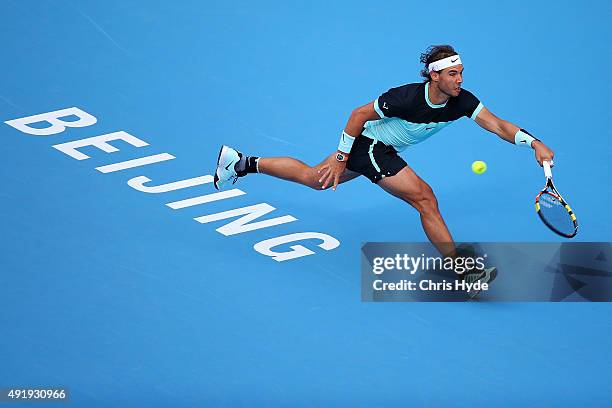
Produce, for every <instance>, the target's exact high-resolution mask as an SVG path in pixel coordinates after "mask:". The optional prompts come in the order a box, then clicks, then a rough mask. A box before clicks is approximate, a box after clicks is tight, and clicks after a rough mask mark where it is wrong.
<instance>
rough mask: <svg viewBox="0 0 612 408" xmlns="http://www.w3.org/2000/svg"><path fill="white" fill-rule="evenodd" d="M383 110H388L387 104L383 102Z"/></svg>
mask: <svg viewBox="0 0 612 408" xmlns="http://www.w3.org/2000/svg"><path fill="white" fill-rule="evenodd" d="M383 109H387V110H389V107H388V106H387V102H383Z"/></svg>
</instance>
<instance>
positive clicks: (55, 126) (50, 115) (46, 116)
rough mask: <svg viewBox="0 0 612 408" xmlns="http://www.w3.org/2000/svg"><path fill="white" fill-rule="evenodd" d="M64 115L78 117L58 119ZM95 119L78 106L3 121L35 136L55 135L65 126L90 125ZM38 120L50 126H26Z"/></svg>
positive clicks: (64, 128)
mask: <svg viewBox="0 0 612 408" xmlns="http://www.w3.org/2000/svg"><path fill="white" fill-rule="evenodd" d="M66 116H76V117H78V118H79V120H73V121H64V120H60V119H59V118H63V117H66ZM97 121H98V120H97V119H96V118H95V117H94V116H92V115H90V114H89V113H87V112H84V111H82V110H80V109H79V108H68V109H62V110H57V111H53V112H47V113H41V114H39V115H34V116H28V117H25V118H19V119H13V120H7V121H6V122H4V123H6V124H7V125H9V126H12V127H14V128H15V129H17V130H19V131H20V132H23V133H28V134H30V135H36V136H49V135H55V134H57V133H62V132H63V131H64V130H66V128H67V127H85V126H91V125H93V124H95V123H96V122H97ZM39 122H47V123H50V124H51V126H47V127H46V128H43V129H37V128H33V127H30V126H28V125H29V124H32V123H39Z"/></svg>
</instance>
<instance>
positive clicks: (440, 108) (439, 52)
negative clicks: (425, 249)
mask: <svg viewBox="0 0 612 408" xmlns="http://www.w3.org/2000/svg"><path fill="white" fill-rule="evenodd" d="M421 62H422V63H423V64H424V69H423V70H422V71H421V76H423V78H424V81H423V82H421V83H411V84H407V85H403V86H400V87H397V88H392V89H389V90H388V91H387V92H385V93H383V94H382V95H380V96H379V97H378V98H377V99H375V100H374V101H373V102H369V103H367V104H365V105H363V106H361V107H359V108H357V109H355V110H353V112H352V113H351V116H350V117H349V120H348V123H347V124H346V127H345V128H344V131H343V132H342V134H341V136H340V142H339V145H338V150H337V151H336V152H335V153H333V154H331V155H330V156H329V157H327V158H326V159H325V160H323V161H322V162H321V163H320V164H318V165H317V166H314V167H311V166H309V165H307V164H305V163H303V162H301V161H299V160H297V159H294V158H290V157H256V156H246V155H244V154H242V153H240V152H238V151H237V150H234V149H232V148H231V147H228V146H223V147H222V148H221V152H220V153H219V158H218V161H217V169H216V171H215V175H214V184H215V187H216V188H217V189H220V188H222V187H223V186H225V185H226V184H227V183H228V182H230V181H232V182H234V183H235V182H236V180H237V179H238V178H239V177H244V176H246V175H247V174H250V173H263V174H267V175H270V176H274V177H277V178H280V179H284V180H289V181H293V182H296V183H300V184H303V185H305V186H308V187H311V188H313V189H316V190H325V189H326V188H328V187H330V186H331V187H332V188H333V190H336V188H337V187H338V185H339V184H342V183H344V182H347V181H350V180H352V179H354V178H356V177H358V176H360V175H363V176H365V177H367V178H368V179H369V180H370V181H371V182H372V183H374V184H377V185H378V186H380V187H381V188H382V189H383V190H385V191H386V192H388V193H390V194H392V195H394V196H396V197H398V198H400V199H402V200H404V201H405V202H407V203H408V204H410V205H411V206H412V207H414V208H415V209H416V210H417V211H418V212H419V214H420V217H421V224H422V225H423V229H424V231H425V234H426V235H427V238H429V240H430V241H431V242H432V243H433V244H434V245H435V246H436V248H437V249H438V251H439V252H440V253H441V254H442V255H444V256H457V251H456V248H455V245H454V243H453V239H452V237H451V234H450V232H449V230H448V228H447V226H446V223H445V222H444V219H443V218H442V215H441V214H440V210H439V209H438V201H437V199H436V196H435V195H434V192H433V191H432V189H431V187H430V186H429V185H428V184H427V183H426V182H425V181H424V180H423V179H421V178H420V177H419V176H418V175H417V174H416V173H415V172H414V170H412V169H411V168H410V167H409V166H408V164H406V162H405V161H404V159H402V158H401V157H400V156H399V155H398V152H401V151H402V150H404V149H406V148H407V147H409V146H412V145H415V144H417V143H421V142H423V141H424V140H426V139H428V138H429V137H431V136H432V135H434V134H436V133H438V132H439V131H440V130H442V129H444V128H445V127H446V126H448V125H449V124H450V123H452V122H453V121H455V120H457V119H459V118H461V117H464V116H465V117H467V118H470V119H472V120H474V121H475V122H476V123H477V124H478V125H479V126H481V127H482V128H484V129H486V130H488V131H489V132H492V133H495V134H496V135H498V136H499V137H500V138H502V139H503V140H505V141H507V142H509V143H513V144H515V145H517V146H521V147H527V148H531V149H533V150H534V151H535V158H536V160H537V162H538V163H539V164H540V165H542V161H543V160H552V158H553V152H552V150H551V149H549V148H548V147H547V146H546V145H545V144H544V143H542V141H540V140H538V139H536V138H535V137H533V136H532V135H531V134H530V133H529V132H527V131H526V130H524V129H521V128H519V126H517V125H514V124H512V123H510V122H508V121H506V120H503V119H500V118H498V117H497V116H495V115H494V114H493V113H491V112H490V111H489V110H488V109H487V108H486V107H484V106H483V104H482V103H481V102H480V100H479V99H478V98H477V97H476V96H474V94H472V93H471V92H470V91H468V90H466V89H462V88H461V84H462V83H463V64H462V62H461V57H460V55H459V54H458V53H457V52H456V51H455V50H454V48H453V47H451V46H450V45H436V46H432V47H429V48H428V49H427V50H426V52H425V53H423V54H421ZM479 273H480V274H481V276H479V277H478V279H483V282H487V281H490V280H492V279H493V278H494V276H490V275H489V274H487V272H486V271H479Z"/></svg>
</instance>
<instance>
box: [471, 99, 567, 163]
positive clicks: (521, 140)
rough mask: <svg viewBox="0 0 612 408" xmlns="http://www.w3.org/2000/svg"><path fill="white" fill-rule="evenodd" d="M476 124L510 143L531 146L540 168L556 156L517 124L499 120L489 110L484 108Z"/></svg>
mask: <svg viewBox="0 0 612 408" xmlns="http://www.w3.org/2000/svg"><path fill="white" fill-rule="evenodd" d="M476 123H478V125H479V126H480V127H482V128H483V129H486V130H488V131H489V132H492V133H495V134H496V135H497V136H499V137H500V138H502V139H504V140H505V141H507V142H509V143H512V144H516V145H519V146H521V145H524V146H527V147H529V146H531V148H533V150H535V158H536V161H537V162H538V163H539V164H540V166H541V165H542V161H544V160H546V161H551V160H552V159H553V157H554V155H555V154H554V152H553V151H552V150H551V149H550V148H549V147H548V146H546V145H545V144H544V143H543V142H542V141H541V140H538V139H536V138H534V137H533V136H531V135H530V134H529V133H528V132H527V131H525V130H524V129H521V128H519V127H518V126H516V125H515V124H513V123H510V122H508V121H507V120H503V119H500V118H498V117H497V116H495V115H494V114H493V113H491V111H489V110H488V109H487V108H482V110H481V111H480V113H479V114H478V116H476Z"/></svg>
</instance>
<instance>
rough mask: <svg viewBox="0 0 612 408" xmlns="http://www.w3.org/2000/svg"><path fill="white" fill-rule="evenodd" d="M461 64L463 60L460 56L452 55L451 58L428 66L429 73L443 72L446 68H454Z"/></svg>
mask: <svg viewBox="0 0 612 408" xmlns="http://www.w3.org/2000/svg"><path fill="white" fill-rule="evenodd" d="M459 64H461V58H460V57H459V55H451V56H450V57H446V58H442V59H441V60H438V61H434V62H432V63H431V64H429V65H428V66H427V69H429V72H431V71H442V70H443V69H444V68H448V67H452V66H454V65H459Z"/></svg>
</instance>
